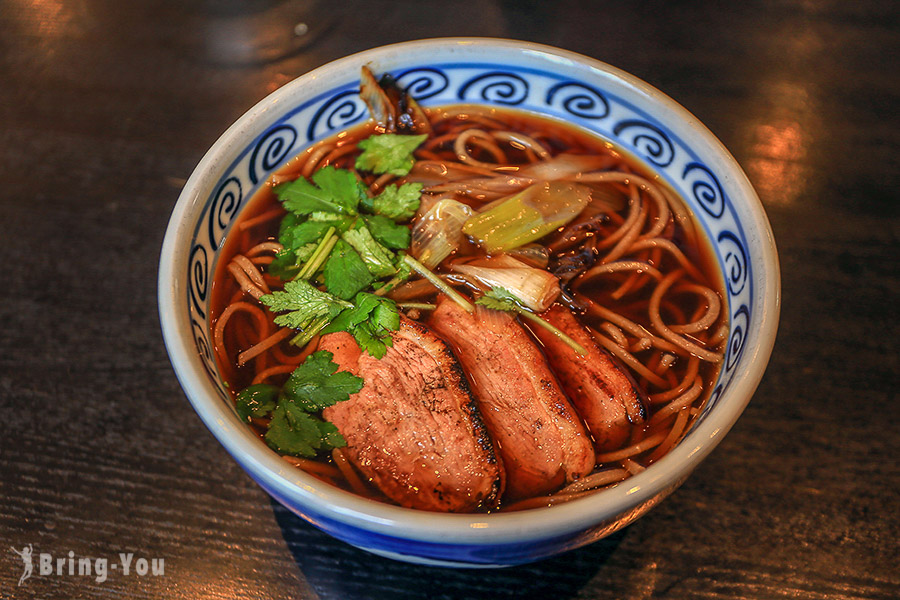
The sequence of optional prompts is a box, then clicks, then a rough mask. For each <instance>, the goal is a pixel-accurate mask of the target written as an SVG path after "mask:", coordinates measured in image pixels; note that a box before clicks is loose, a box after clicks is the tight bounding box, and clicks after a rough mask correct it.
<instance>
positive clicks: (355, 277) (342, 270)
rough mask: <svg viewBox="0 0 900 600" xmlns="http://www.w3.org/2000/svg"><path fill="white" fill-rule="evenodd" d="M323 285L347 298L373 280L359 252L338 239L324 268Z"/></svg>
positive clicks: (333, 292)
mask: <svg viewBox="0 0 900 600" xmlns="http://www.w3.org/2000/svg"><path fill="white" fill-rule="evenodd" d="M324 276H325V287H326V288H328V291H329V292H331V293H332V294H334V295H335V296H337V297H338V298H343V299H344V300H349V299H350V298H352V297H353V296H355V295H356V293H357V292H359V291H360V290H362V289H364V288H366V287H368V286H369V285H370V284H371V283H372V281H373V280H374V279H373V277H372V275H371V274H370V273H369V270H368V269H367V268H366V264H365V263H364V262H363V260H362V259H361V258H360V257H359V254H357V253H356V251H355V250H354V249H353V248H352V247H351V246H350V244H348V243H347V242H345V241H344V240H338V242H337V244H335V246H334V249H333V250H332V251H331V255H330V256H329V257H328V262H326V263H325V269H324Z"/></svg>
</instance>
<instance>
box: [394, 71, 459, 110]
mask: <svg viewBox="0 0 900 600" xmlns="http://www.w3.org/2000/svg"><path fill="white" fill-rule="evenodd" d="M396 81H397V85H399V86H400V87H401V88H402V89H405V90H406V91H407V92H409V93H410V94H411V95H412V97H413V98H415V99H416V100H417V101H418V102H423V101H425V100H428V99H429V98H431V97H432V96H437V95H438V94H440V93H441V92H443V91H444V90H446V89H447V86H449V85H450V79H449V78H448V77H447V75H446V74H444V72H443V71H441V70H440V69H431V68H424V69H409V70H406V71H404V72H403V73H401V74H400V75H398V76H397V80H396Z"/></svg>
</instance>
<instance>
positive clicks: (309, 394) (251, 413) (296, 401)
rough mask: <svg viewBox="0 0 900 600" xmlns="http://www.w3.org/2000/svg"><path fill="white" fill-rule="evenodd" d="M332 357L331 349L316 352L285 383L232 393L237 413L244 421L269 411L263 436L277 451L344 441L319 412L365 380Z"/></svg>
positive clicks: (311, 450)
mask: <svg viewBox="0 0 900 600" xmlns="http://www.w3.org/2000/svg"><path fill="white" fill-rule="evenodd" d="M332 358H334V355H333V354H332V353H331V352H327V351H324V350H320V351H319V352H314V353H313V354H311V355H309V357H307V359H306V360H305V361H304V362H303V363H302V364H301V365H300V366H298V367H297V368H296V369H295V370H294V372H293V373H291V376H290V377H289V378H288V380H287V382H286V383H285V384H284V386H283V387H281V388H278V387H277V386H273V385H268V384H258V385H251V386H249V387H248V388H246V389H244V390H242V391H241V392H239V393H238V394H237V398H236V399H235V408H236V409H237V412H238V414H239V415H240V416H241V418H242V419H244V420H245V421H249V420H250V418H251V417H255V418H266V417H270V420H269V423H268V425H267V430H266V435H265V439H266V442H267V443H268V444H269V446H270V447H271V448H272V449H274V450H275V451H277V452H279V453H281V454H290V455H293V456H305V457H314V456H315V455H316V454H317V453H318V452H320V451H328V450H331V449H333V448H342V447H344V446H346V445H347V441H346V440H345V439H344V437H343V436H342V435H341V434H340V432H339V431H338V429H337V427H335V426H334V424H333V423H329V422H327V421H325V420H323V419H322V418H321V416H320V413H321V411H322V410H323V409H325V408H327V407H329V406H332V405H334V404H336V403H337V402H342V401H344V400H347V399H349V398H350V395H351V394H355V393H357V392H359V391H360V390H361V389H362V387H363V383H364V382H363V379H362V378H361V377H357V376H355V375H353V374H352V373H349V372H347V371H337V369H338V365H337V364H336V363H334V362H332Z"/></svg>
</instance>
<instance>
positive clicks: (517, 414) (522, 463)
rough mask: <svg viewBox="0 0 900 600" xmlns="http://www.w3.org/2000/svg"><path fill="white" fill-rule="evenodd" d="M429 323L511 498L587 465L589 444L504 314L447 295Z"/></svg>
mask: <svg viewBox="0 0 900 600" xmlns="http://www.w3.org/2000/svg"><path fill="white" fill-rule="evenodd" d="M429 325H430V326H431V327H432V329H434V331H435V332H436V333H438V334H439V335H440V336H441V337H443V338H444V339H445V340H447V341H448V342H449V343H450V345H451V346H452V347H453V349H454V351H455V352H456V355H457V356H458V357H459V360H460V362H461V363H462V365H463V369H464V370H465V372H466V374H467V376H468V378H469V381H470V382H471V384H472V391H473V392H474V393H475V398H476V399H477V400H478V406H479V408H480V409H481V415H482V417H483V418H484V422H485V424H486V425H487V428H488V431H489V432H490V434H491V436H492V437H493V438H494V441H495V442H496V443H497V446H498V448H499V453H500V458H501V459H502V461H503V467H504V469H505V470H506V490H507V491H506V497H507V498H508V499H510V500H515V499H518V498H526V497H529V496H536V495H539V494H544V493H548V492H552V491H553V490H555V489H557V488H559V487H560V486H561V485H563V484H564V483H566V482H569V481H573V480H575V479H578V478H579V477H582V476H584V475H587V474H588V473H589V472H590V471H591V470H592V469H593V468H594V449H593V446H592V445H591V440H590V438H589V436H588V434H587V432H586V431H585V429H584V425H582V423H581V421H580V420H579V418H578V415H577V414H576V413H575V410H574V409H573V408H572V406H571V405H570V404H569V401H568V399H566V397H565V395H564V394H563V392H562V390H561V389H560V387H559V383H558V382H557V380H556V377H555V376H554V375H553V373H552V372H551V371H550V368H549V367H548V366H547V362H546V361H545V360H544V357H543V355H542V354H541V351H540V350H539V349H538V347H537V346H536V345H535V343H534V342H533V341H532V339H531V338H530V337H529V335H528V333H527V332H526V331H525V330H524V329H522V327H521V326H520V325H519V324H518V322H516V320H515V318H513V317H512V316H510V315H509V314H507V313H503V312H498V311H493V310H489V309H486V308H484V307H481V306H479V307H477V310H476V312H475V314H470V313H467V312H466V311H465V310H463V309H462V308H460V307H459V306H458V305H457V304H455V303H454V302H452V301H450V300H448V299H447V298H441V299H440V300H439V301H438V306H437V309H436V310H435V311H434V312H433V314H432V317H431V319H430V321H429Z"/></svg>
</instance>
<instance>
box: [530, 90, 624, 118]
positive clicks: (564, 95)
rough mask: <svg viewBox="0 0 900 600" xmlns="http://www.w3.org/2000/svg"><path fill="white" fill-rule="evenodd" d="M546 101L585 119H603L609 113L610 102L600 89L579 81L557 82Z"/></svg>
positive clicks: (548, 92)
mask: <svg viewBox="0 0 900 600" xmlns="http://www.w3.org/2000/svg"><path fill="white" fill-rule="evenodd" d="M545 102H546V103H547V106H556V105H558V106H560V107H561V108H562V109H563V110H564V111H566V112H568V113H569V114H572V115H575V116H578V117H581V118H583V119H603V118H605V117H606V116H607V115H609V102H607V100H606V98H605V97H604V96H603V94H602V93H601V92H600V90H598V89H596V88H594V87H592V86H589V85H585V84H583V83H579V82H578V81H564V82H562V83H557V84H556V85H554V86H553V87H551V88H550V89H549V90H548V91H547V98H546V100H545Z"/></svg>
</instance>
